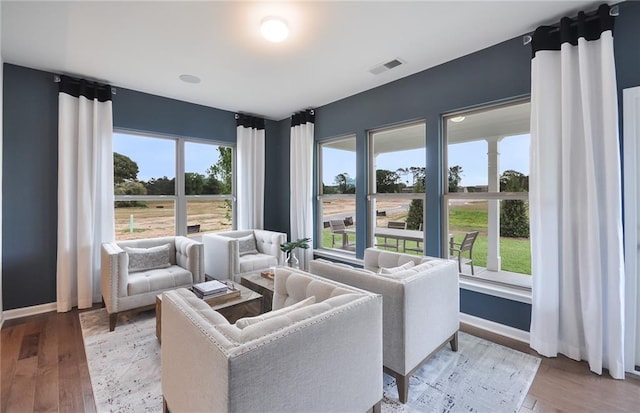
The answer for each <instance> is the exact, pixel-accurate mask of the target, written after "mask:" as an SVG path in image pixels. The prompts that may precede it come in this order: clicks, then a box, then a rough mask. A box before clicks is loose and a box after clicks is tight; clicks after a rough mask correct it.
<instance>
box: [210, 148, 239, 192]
mask: <svg viewBox="0 0 640 413" xmlns="http://www.w3.org/2000/svg"><path fill="white" fill-rule="evenodd" d="M218 152H219V154H220V156H219V157H218V161H217V162H216V163H215V164H214V165H212V166H211V167H210V168H209V169H207V173H208V174H209V175H210V176H213V177H214V178H215V179H217V180H218V182H219V184H220V185H219V188H220V192H218V193H222V194H225V195H228V194H231V189H232V187H233V179H232V178H233V176H232V171H233V170H232V167H233V154H232V152H231V148H229V147H226V146H218Z"/></svg>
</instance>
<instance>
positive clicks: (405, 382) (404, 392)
mask: <svg viewBox="0 0 640 413" xmlns="http://www.w3.org/2000/svg"><path fill="white" fill-rule="evenodd" d="M409 378H411V375H410V374H408V375H406V376H403V375H402V374H397V375H396V385H397V386H398V398H399V399H400V403H402V404H405V403H406V402H407V399H408V398H409Z"/></svg>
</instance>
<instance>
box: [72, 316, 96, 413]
mask: <svg viewBox="0 0 640 413" xmlns="http://www.w3.org/2000/svg"><path fill="white" fill-rule="evenodd" d="M74 331H75V333H74V336H75V337H76V340H75V345H76V354H77V355H78V373H79V378H80V383H81V384H82V400H83V403H84V413H95V412H96V402H95V399H94V398H93V387H92V386H91V376H90V375H89V365H88V363H87V355H86V352H85V350H84V339H83V338H82V327H81V325H80V318H79V317H78V316H76V317H74Z"/></svg>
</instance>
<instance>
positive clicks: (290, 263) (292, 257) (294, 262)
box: [285, 251, 300, 269]
mask: <svg viewBox="0 0 640 413" xmlns="http://www.w3.org/2000/svg"><path fill="white" fill-rule="evenodd" d="M285 262H286V264H287V267H291V268H296V269H299V268H300V262H299V261H298V257H296V254H294V253H293V251H289V252H288V253H287V259H286V261H285Z"/></svg>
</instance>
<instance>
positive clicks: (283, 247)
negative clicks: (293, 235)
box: [280, 238, 311, 253]
mask: <svg viewBox="0 0 640 413" xmlns="http://www.w3.org/2000/svg"><path fill="white" fill-rule="evenodd" d="M309 242H311V238H300V239H298V240H296V241H289V242H285V243H284V244H280V251H282V252H287V253H288V252H291V251H293V250H295V249H296V248H302V249H305V250H306V249H307V248H309Z"/></svg>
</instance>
